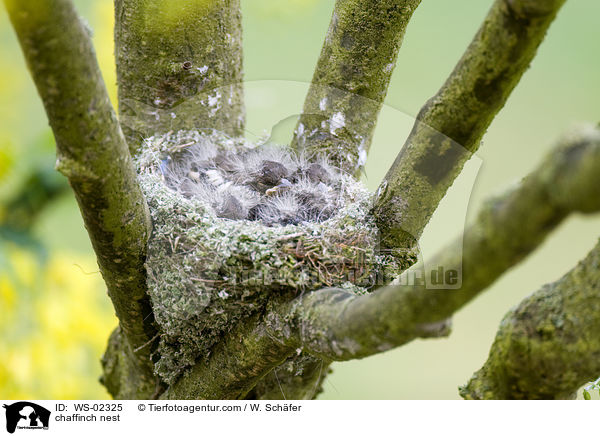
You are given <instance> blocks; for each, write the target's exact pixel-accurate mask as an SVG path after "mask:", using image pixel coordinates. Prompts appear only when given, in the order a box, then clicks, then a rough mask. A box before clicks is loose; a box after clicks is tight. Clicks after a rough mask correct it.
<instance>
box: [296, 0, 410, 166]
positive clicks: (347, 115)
mask: <svg viewBox="0 0 600 436" xmlns="http://www.w3.org/2000/svg"><path fill="white" fill-rule="evenodd" d="M420 2H421V0H401V1H398V0H337V1H336V3H335V8H334V11H333V17H332V19H331V23H330V25H329V30H328V32H327V37H326V39H325V42H324V44H323V49H322V51H321V56H320V57H319V61H318V62H317V67H316V70H315V73H314V76H313V79H312V84H311V87H310V89H309V91H308V95H307V96H306V101H305V103H304V110H303V114H302V116H301V118H300V120H299V122H298V126H297V128H296V131H295V136H294V139H293V141H292V145H293V146H294V147H297V148H298V149H300V150H304V151H306V152H308V153H309V154H313V153H315V154H325V155H327V157H328V158H329V159H330V160H332V162H334V163H335V164H337V165H339V166H341V167H342V168H343V169H345V170H346V171H349V172H351V173H353V172H355V171H356V170H357V169H360V167H361V166H362V165H364V163H365V159H366V156H367V152H368V150H369V147H370V145H371V139H372V136H373V131H374V129H375V124H376V122H377V116H378V114H379V110H380V109H381V105H382V104H383V100H384V98H385V95H386V93H387V88H388V85H389V82H390V78H391V76H392V71H393V70H394V67H395V65H396V59H397V56H398V51H399V50H400V46H401V44H402V40H403V38H404V33H405V31H406V27H407V25H408V22H409V20H410V18H411V16H412V14H413V12H414V11H415V9H416V8H417V6H418V5H419V3H420Z"/></svg>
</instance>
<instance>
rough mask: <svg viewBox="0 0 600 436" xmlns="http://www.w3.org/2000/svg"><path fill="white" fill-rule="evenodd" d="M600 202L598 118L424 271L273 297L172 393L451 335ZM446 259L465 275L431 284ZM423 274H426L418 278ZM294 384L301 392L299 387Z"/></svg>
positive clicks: (214, 390)
mask: <svg viewBox="0 0 600 436" xmlns="http://www.w3.org/2000/svg"><path fill="white" fill-rule="evenodd" d="M599 210H600V130H599V129H598V128H597V127H595V126H590V127H584V128H581V129H580V130H578V131H577V132H574V133H572V134H570V135H566V136H565V137H564V138H563V139H562V140H561V141H560V142H559V144H558V146H557V147H556V148H555V149H554V150H553V152H552V153H550V154H549V156H548V158H547V159H546V160H545V161H544V162H543V163H542V164H541V165H540V166H539V167H538V168H537V169H536V170H535V171H534V172H533V173H532V174H530V175H529V176H528V177H526V178H525V179H524V180H523V181H522V182H521V183H520V184H519V185H518V186H517V187H515V188H514V189H512V190H510V191H509V192H507V193H506V194H504V195H502V196H500V197H498V198H495V199H492V200H490V201H488V202H487V204H486V205H485V206H484V208H483V210H482V211H481V213H480V214H479V216H478V218H477V220H476V221H475V223H474V224H473V225H472V226H471V227H469V228H468V229H467V231H466V232H465V235H464V238H461V239H459V240H458V241H456V243H455V244H453V245H451V246H450V247H448V248H447V249H445V250H443V251H442V252H441V253H440V254H439V255H438V256H436V257H435V258H434V259H432V260H431V261H428V262H427V267H428V269H427V270H426V271H425V273H424V272H423V271H422V267H421V266H420V265H417V266H415V267H413V268H411V269H410V270H408V271H406V272H405V273H404V274H403V276H402V277H401V278H400V282H403V283H406V284H405V285H393V286H388V287H385V288H381V289H379V290H377V291H375V292H374V293H372V294H369V295H362V296H357V295H356V294H354V293H352V292H349V291H347V290H343V289H334V288H331V289H323V290H320V291H316V292H312V293H309V294H306V295H303V296H301V297H299V298H297V299H296V300H294V301H292V302H280V303H276V302H273V303H272V304H271V307H270V309H269V310H268V311H267V312H266V314H265V315H263V316H262V317H258V316H257V317H254V318H252V319H250V320H247V321H245V322H243V323H241V324H240V325H239V326H237V327H236V328H235V329H234V331H233V332H232V333H231V334H229V335H228V336H227V338H226V339H225V340H224V341H223V342H221V343H219V344H218V345H217V346H216V347H215V348H214V349H213V350H212V351H211V355H210V359H209V361H208V363H206V362H204V361H202V362H199V363H197V364H196V365H195V366H194V368H193V369H191V370H190V371H188V372H187V373H186V375H185V376H184V377H182V378H181V379H180V380H178V381H177V382H176V383H175V384H174V385H173V386H172V387H171V389H170V390H169V391H168V392H167V393H166V395H165V396H166V397H168V398H171V399H173V398H242V397H243V396H245V395H247V394H248V393H249V392H251V389H253V388H254V386H255V385H256V384H257V383H258V382H259V381H260V380H263V379H264V378H265V377H271V378H272V376H270V375H269V374H270V373H271V372H272V371H273V369H274V368H276V367H278V366H279V365H281V363H282V362H284V361H285V360H286V359H289V358H290V357H291V356H294V355H295V354H297V353H299V352H301V353H303V354H304V353H306V354H309V355H313V356H316V357H318V358H321V359H323V360H324V365H323V368H327V365H328V362H330V361H332V360H334V361H340V360H349V359H355V358H360V357H365V356H369V355H372V354H377V353H380V352H382V351H385V350H387V349H390V348H393V347H397V346H400V345H403V344H405V343H408V342H410V341H412V340H414V339H416V338H431V337H441V336H444V335H447V334H448V333H449V327H450V324H449V318H450V317H451V316H452V315H453V314H454V313H455V312H456V311H457V310H458V309H460V308H461V307H463V306H464V305H466V304H467V303H468V302H469V301H471V300H472V299H473V298H475V297H476V296H477V295H478V294H479V293H481V292H482V291H483V290H485V289H486V288H487V287H488V286H489V285H490V284H491V283H492V282H494V281H495V280H496V279H497V278H498V277H500V275H501V274H502V273H504V272H505V271H506V270H508V269H509V268H510V267H512V266H514V265H515V264H517V263H518V262H519V261H521V260H522V259H523V258H524V257H525V256H526V255H527V254H528V253H530V252H532V251H533V250H534V249H535V248H536V247H537V246H538V245H539V244H540V243H541V242H542V241H543V240H544V238H545V237H546V236H547V235H548V234H549V233H550V232H551V231H552V229H554V228H555V227H556V226H557V225H558V224H559V223H560V222H561V221H562V220H563V219H564V218H565V217H566V216H567V215H568V214H569V213H572V212H582V213H591V212H594V211H599ZM461 245H464V246H463V250H462V253H461V250H460V249H459V248H460V247H461ZM481 259H485V260H486V262H485V263H481ZM439 266H443V267H444V269H446V270H455V271H457V272H458V273H459V274H461V275H462V286H461V288H460V289H458V290H449V289H444V290H432V289H428V288H427V286H426V285H425V283H424V282H423V280H422V279H423V277H425V274H429V273H430V272H431V271H434V270H436V269H437V267H439ZM416 274H418V277H419V278H420V281H417V282H416V283H413V282H412V281H413V280H412V278H413V277H415V275H416ZM224 368H228V369H227V370H226V371H225V370H224ZM313 369H316V366H313ZM312 375H314V373H313V374H312ZM321 377H322V374H319V376H318V377H317V378H313V379H312V381H314V380H317V382H316V383H318V381H319V380H321ZM300 386H301V387H302V388H303V389H299V390H298V391H297V392H300V395H305V394H306V393H307V390H306V388H307V387H308V386H314V385H311V384H310V383H303V384H301V385H300ZM286 392H287V393H289V394H290V395H288V396H287V398H288V399H291V398H293V395H294V393H293V392H294V391H290V392H288V391H286ZM311 392H312V391H311ZM266 395H269V396H271V395H272V396H275V395H276V391H275V390H274V389H272V390H270V391H268V392H267V393H266Z"/></svg>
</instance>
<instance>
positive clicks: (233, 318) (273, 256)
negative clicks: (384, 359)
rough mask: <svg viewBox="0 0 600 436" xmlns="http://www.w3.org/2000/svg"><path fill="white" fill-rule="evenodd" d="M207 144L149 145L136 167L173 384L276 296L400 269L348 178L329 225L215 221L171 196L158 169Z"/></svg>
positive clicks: (191, 134) (365, 196) (163, 353)
mask: <svg viewBox="0 0 600 436" xmlns="http://www.w3.org/2000/svg"><path fill="white" fill-rule="evenodd" d="M201 136H202V135H201V134H200V133H199V132H197V131H181V132H177V133H174V134H169V135H165V136H160V137H153V138H150V139H148V140H147V141H146V144H145V146H144V151H143V152H142V154H141V155H140V157H139V159H138V166H139V170H140V184H141V187H142V190H143V192H144V194H145V196H146V198H147V200H148V205H149V208H150V211H151V216H152V221H153V226H154V228H153V232H152V236H151V238H150V241H149V245H148V257H147V260H146V268H147V271H148V288H149V293H150V296H151V299H152V304H153V308H154V313H155V316H156V320H157V322H158V324H159V325H160V328H161V334H162V336H161V342H160V346H159V350H158V353H159V354H160V360H159V361H158V363H157V365H156V370H157V372H158V373H159V374H160V376H161V377H162V378H163V379H164V380H166V381H167V382H171V381H172V380H173V379H174V378H175V377H177V375H179V374H180V373H181V371H182V370H183V369H185V368H187V367H189V366H191V365H193V364H194V362H195V361H196V360H197V359H198V358H203V357H207V356H208V354H209V352H210V349H211V347H212V346H213V345H215V344H216V343H217V342H218V341H219V340H220V339H221V337H222V336H223V334H224V333H226V332H227V331H228V330H230V329H231V328H232V327H233V326H234V325H235V324H236V323H237V322H239V321H240V320H241V319H244V318H247V317H248V316H250V315H252V314H255V313H258V312H260V311H262V310H263V309H264V307H265V305H266V304H267V302H268V301H269V299H270V298H271V297H272V296H275V295H276V296H287V297H288V298H290V299H291V298H294V297H295V296H297V295H299V294H301V293H303V292H309V291H313V290H317V289H320V288H323V287H328V286H336V285H341V284H343V283H346V282H354V283H357V284H360V285H363V284H366V283H370V277H371V276H373V275H375V274H387V276H389V277H392V276H394V275H395V273H396V272H397V266H396V264H395V263H394V261H393V260H392V259H391V258H389V257H388V256H385V255H379V253H378V252H377V251H376V250H377V248H376V247H377V244H376V241H377V230H376V228H375V226H374V224H373V222H372V220H371V219H370V217H369V215H368V210H369V208H370V205H371V195H370V194H369V193H368V191H367V190H366V189H365V188H364V187H363V186H362V185H361V184H360V183H359V182H356V181H354V180H353V179H352V178H351V177H349V176H344V177H345V178H344V184H343V185H344V189H343V190H342V191H340V195H343V196H344V203H345V206H344V207H343V208H342V209H341V210H339V211H338V212H337V213H336V214H335V215H334V216H333V217H331V218H330V219H328V220H326V221H323V222H320V223H316V222H315V223H308V222H304V223H301V224H298V225H286V226H270V227H268V226H266V225H263V224H262V223H261V222H258V221H247V220H228V219H223V218H218V217H217V216H215V213H214V211H213V210H212V209H211V208H210V207H207V206H206V205H205V204H204V203H202V202H201V201H199V200H197V199H194V198H190V199H188V198H185V197H184V196H183V195H181V194H179V193H176V192H174V191H172V190H171V189H170V188H168V187H167V186H166V184H165V183H164V182H163V178H162V174H161V171H160V165H161V160H162V159H164V157H165V156H166V155H168V154H169V153H173V152H174V150H175V149H176V147H177V146H180V145H181V144H189V143H190V142H192V143H193V142H198V141H199V139H200V137H201ZM204 137H205V138H207V137H208V138H209V140H210V141H212V142H213V143H215V144H217V146H218V147H226V148H229V149H238V148H245V147H248V144H246V143H244V142H243V141H241V140H233V139H230V138H228V137H227V136H225V135H223V134H219V133H216V132H215V133H212V134H211V135H209V136H208V135H204ZM383 270H385V271H383Z"/></svg>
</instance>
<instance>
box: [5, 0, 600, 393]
mask: <svg viewBox="0 0 600 436" xmlns="http://www.w3.org/2000/svg"><path fill="white" fill-rule="evenodd" d="M76 4H77V6H78V7H79V9H80V11H81V13H82V14H83V15H84V16H85V17H86V19H87V20H88V22H89V23H90V26H91V27H92V29H93V30H94V40H95V43H96V44H97V51H98V55H99V58H100V63H101V66H102V68H103V73H104V74H105V79H106V81H107V85H108V87H109V89H110V92H111V95H112V96H113V97H114V95H115V91H114V81H115V75H114V66H113V65H112V63H111V55H112V46H111V43H112V42H111V19H112V17H111V12H110V11H111V0H96V1H91V0H88V1H84V0H79V1H76ZM491 4H492V1H488V0H486V1H483V0H456V1H448V0H423V2H422V4H421V6H420V7H419V8H418V10H417V11H416V12H415V14H414V18H413V20H412V22H411V24H410V25H409V27H408V31H407V34H406V38H405V41H404V45H403V47H402V50H401V52H400V55H399V59H398V63H397V66H396V70H395V72H394V75H393V78H392V83H391V86H390V89H389V92H388V96H387V99H386V107H385V108H384V110H383V112H382V117H381V123H380V125H379V126H378V129H377V132H376V135H375V140H374V144H373V148H372V152H371V155H370V159H369V162H368V164H367V167H366V171H365V175H366V178H365V180H366V183H367V184H368V186H369V187H370V188H371V189H375V188H376V187H377V185H378V182H379V181H380V180H381V178H382V177H383V175H384V174H385V171H386V170H387V168H388V167H389V165H391V163H392V161H393V159H394V157H395V155H396V154H397V153H398V151H399V150H400V147H401V145H402V143H403V140H404V138H405V137H406V135H407V134H408V130H409V129H410V126H411V123H412V118H413V117H414V116H415V115H416V114H417V112H418V111H419V109H420V107H421V106H422V105H423V104H424V102H425V101H426V100H427V99H428V98H429V97H431V96H432V95H433V94H434V93H435V92H436V91H437V90H438V88H439V87H440V86H441V85H442V83H443V82H444V80H445V78H446V77H447V76H448V74H449V73H450V72H451V71H452V68H453V67H454V65H455V64H456V62H457V61H458V59H459V58H460V56H461V54H462V52H463V51H464V50H465V48H466V47H467V45H468V44H469V42H470V40H471V39H472V37H473V35H474V34H475V32H476V30H477V28H478V27H479V25H480V23H481V21H482V19H483V17H484V16H485V14H486V12H487V10H488V9H489V7H490V5H491ZM332 7H333V2H332V1H325V0H288V1H279V2H276V1H273V0H242V9H243V17H244V50H245V51H244V70H245V79H246V81H247V82H248V83H247V92H246V98H247V104H248V130H249V132H251V133H252V134H257V135H258V134H260V133H261V132H262V131H265V130H266V131H267V132H270V131H271V129H272V128H273V126H274V125H277V127H276V128H275V129H274V130H273V135H274V137H275V139H277V140H281V141H283V140H286V138H289V135H290V129H291V127H292V126H293V120H290V119H288V120H287V121H283V122H281V123H280V121H281V120H284V119H285V118H286V117H288V116H289V115H294V114H297V113H298V112H299V111H300V108H301V107H302V102H303V96H304V92H305V90H306V87H307V84H308V82H310V79H311V77H312V71H313V68H314V66H315V64H316V60H317V57H318V55H319V53H320V49H321V44H322V41H323V37H324V35H325V32H326V30H327V27H328V24H329V19H330V16H331V11H332ZM598 16H600V2H597V1H595V0H572V1H570V2H567V3H566V5H565V6H564V8H563V10H562V11H561V12H560V14H559V16H558V18H557V20H556V22H555V23H554V24H553V26H552V27H551V29H550V32H549V34H548V36H547V38H546V40H545V41H544V43H543V44H542V46H541V48H540V50H539V53H538V56H537V57H536V59H534V61H533V63H532V66H531V68H530V70H529V71H528V72H527V73H526V74H525V76H524V78H523V80H522V81H521V82H520V84H519V85H518V86H517V88H516V90H515V91H514V92H513V94H512V96H511V97H510V99H509V101H508V103H507V105H506V106H505V108H504V109H503V110H502V112H501V113H500V115H499V116H498V117H497V119H496V120H495V121H494V122H493V124H492V126H491V127H490V129H489V131H488V133H487V134H486V136H485V137H484V141H483V144H482V147H481V149H480V150H479V151H478V152H477V154H476V157H475V158H474V159H473V160H472V161H471V162H470V163H469V164H468V165H467V167H466V169H465V172H464V174H463V175H462V176H461V177H460V178H459V180H458V181H457V182H456V183H455V186H454V187H453V188H452V189H451V193H450V195H449V197H448V198H447V199H445V200H444V202H443V203H442V205H441V206H440V208H439V209H438V211H437V212H436V214H435V216H434V218H433V219H432V221H431V223H430V224H429V226H428V227H427V229H426V230H425V236H424V238H423V240H422V248H423V250H424V252H425V253H432V252H434V251H435V250H436V249H437V248H440V247H441V246H443V245H444V244H445V243H446V242H448V241H449V240H451V239H453V238H454V237H456V236H458V235H459V234H460V232H461V231H462V229H463V228H464V222H465V205H466V204H467V202H468V212H467V221H468V220H470V219H473V217H474V216H475V214H476V212H477V209H478V207H479V206H480V205H481V203H482V201H483V200H484V199H485V198H486V197H489V196H490V195H493V194H495V193H499V192H502V191H503V190H504V189H505V188H507V187H509V186H510V185H511V184H513V183H515V182H516V181H518V180H519V179H520V178H522V177H523V176H524V175H526V174H527V173H528V172H529V171H531V170H532V169H533V168H534V167H535V166H536V165H537V163H538V162H539V161H540V160H541V159H542V157H543V156H544V155H545V154H546V153H547V152H548V150H549V149H550V148H551V146H552V144H553V142H554V141H555V140H556V138H557V137H558V136H559V135H560V134H561V133H562V132H565V131H566V130H568V129H570V128H572V127H574V126H576V125H577V124H578V123H580V122H585V121H587V122H594V123H597V122H598V121H600V111H599V109H600V103H599V101H598V98H599V97H600V93H599V90H600V84H599V80H598V77H599V73H600V56H598V51H599V43H600V26H598V25H597V17H598ZM0 81H1V83H0V147H5V150H11V153H12V156H13V159H12V163H11V170H10V173H9V176H8V177H5V178H4V179H0V183H2V185H1V186H0V200H1V199H2V198H6V196H7V195H9V194H10V192H11V191H12V190H14V189H15V188H16V187H17V186H18V185H19V182H20V181H21V178H22V176H23V174H25V173H26V172H27V170H28V168H30V167H31V165H32V164H33V162H35V161H36V160H39V159H47V160H52V159H53V156H52V140H51V135H50V134H49V129H48V127H47V121H46V117H45V114H44V112H43V108H42V105H41V103H40V101H39V99H38V97H37V94H36V92H35V88H34V86H33V83H32V81H31V79H30V77H29V75H28V74H27V72H26V70H25V66H24V62H23V59H22V56H21V54H20V52H19V49H18V45H17V42H16V38H15V36H14V34H13V33H12V29H11V28H10V26H9V23H8V19H7V16H6V13H5V11H4V10H3V9H0ZM35 233H36V235H37V236H38V237H39V238H41V239H42V240H43V241H44V243H45V244H46V245H47V246H48V247H49V255H50V256H53V255H55V254H56V253H63V254H64V253H68V255H69V256H71V257H72V258H73V259H74V260H73V262H74V263H76V262H77V259H78V258H80V257H81V258H86V257H89V256H91V247H90V244H89V241H88V239H87V235H86V233H85V229H84V227H83V224H82V221H81V218H80V216H79V212H78V210H77V208H76V205H75V202H74V199H73V197H72V195H70V194H69V195H65V196H63V197H61V199H60V200H59V201H57V202H55V203H54V204H53V205H52V206H51V207H49V208H48V210H47V211H46V212H45V213H44V214H43V216H42V218H41V219H40V220H39V222H38V224H37V225H36V228H35ZM598 236H600V219H599V217H597V216H596V217H582V216H574V217H572V218H570V219H568V220H567V222H565V223H564V224H563V225H561V226H560V228H559V229H558V230H557V231H556V232H555V233H553V235H552V236H551V237H550V238H549V239H548V240H547V241H546V242H545V243H544V244H543V245H542V246H541V247H540V248H539V249H538V250H537V251H536V252H535V253H533V255H531V256H530V257H529V258H528V259H527V260H526V261H524V262H523V263H522V264H521V265H519V266H518V267H517V268H514V269H513V270H511V271H509V272H508V273H507V274H506V275H505V276H504V277H502V278H501V279H500V280H499V281H498V282H497V283H495V284H494V285H493V286H492V287H491V288H490V289H489V290H488V291H487V292H486V293H485V295H483V296H481V297H480V298H478V299H477V300H476V301H475V302H473V303H472V304H470V305H469V306H468V307H466V308H465V309H464V310H462V311H461V312H459V313H458V314H457V316H456V317H455V319H454V330H453V333H452V335H451V336H450V338H448V339H441V340H427V341H415V342H413V343H411V344H409V345H407V346H404V347H402V348H400V349H396V350H392V351H389V352H386V353H383V354H380V355H377V356H374V357H370V358H367V359H363V360H360V361H353V362H346V363H342V364H335V365H333V369H334V371H333V373H332V374H331V376H329V377H328V379H327V381H326V382H325V384H324V388H325V392H324V394H323V395H322V396H321V397H320V398H324V399H392V398H397V399H456V398H459V397H458V393H457V386H459V385H461V384H463V383H465V382H466V381H467V380H468V378H469V377H470V376H471V374H472V373H473V372H474V371H475V370H477V369H478V368H479V367H480V366H481V365H482V364H483V362H484V361H485V359H486V356H487V352H488V350H489V347H490V345H491V343H492V341H493V338H494V335H495V331H496V329H497V327H498V324H499V322H500V320H501V318H502V316H503V315H504V313H506V311H507V310H508V309H509V308H510V307H512V306H514V305H515V304H517V303H518V302H519V301H520V300H521V299H522V298H523V297H524V296H526V295H527V294H529V293H531V292H533V291H535V290H536V289H538V288H539V287H540V286H541V285H542V284H544V283H546V282H549V281H553V280H556V279H557V278H559V277H560V276H561V275H562V274H564V273H565V272H566V271H568V270H569V269H570V268H571V267H572V266H573V265H574V264H575V263H576V262H577V260H578V259H580V258H582V257H583V256H584V255H585V254H586V253H587V251H588V250H590V249H591V248H592V246H593V245H594V244H595V241H596V240H597V238H598ZM481 261H482V262H485V259H482V260H481ZM0 273H1V272H0ZM98 292H102V290H101V289H99V291H98ZM449 292H452V291H449ZM99 304H100V305H103V304H106V301H104V302H103V303H99ZM104 309H105V307H104ZM104 309H103V310H104ZM0 310H2V309H0ZM88 310H94V308H93V307H91V308H88ZM0 316H1V314H0ZM5 335H6V333H3V336H5ZM9 339H10V338H7V337H2V338H0V340H5V341H6V340H9ZM82 346H83V345H82ZM58 352H59V350H57V353H58ZM49 358H52V356H51V355H50V356H49ZM98 358H99V356H98ZM94 371H96V372H97V373H95V374H91V375H90V377H94V378H95V377H97V375H98V374H99V366H96V367H94ZM33 377H34V376H33ZM24 392H25V393H27V391H26V390H25V391H24ZM39 392H40V391H35V393H36V395H40V394H39ZM41 392H43V388H42V391H41ZM97 392H98V395H100V393H101V392H102V390H101V388H99V389H98V391H97ZM2 393H3V391H2V386H0V397H2V396H3V395H2ZM32 395H33V391H32ZM85 395H87V396H93V395H95V394H94V392H91V393H86V394H85Z"/></svg>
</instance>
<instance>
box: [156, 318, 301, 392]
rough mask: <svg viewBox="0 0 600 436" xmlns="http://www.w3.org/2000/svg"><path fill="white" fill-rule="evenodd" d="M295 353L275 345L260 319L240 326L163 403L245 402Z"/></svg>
mask: <svg viewBox="0 0 600 436" xmlns="http://www.w3.org/2000/svg"><path fill="white" fill-rule="evenodd" d="M293 353H294V348H292V347H290V346H287V345H284V344H282V343H280V342H278V341H275V340H274V339H273V337H272V336H271V334H270V332H269V330H268V329H267V328H266V327H265V325H264V323H263V322H262V321H261V319H260V317H259V316H254V317H251V318H249V319H247V320H246V321H243V322H241V323H240V324H239V325H237V326H236V327H235V328H234V330H233V331H231V332H230V333H229V334H227V336H225V338H223V341H221V342H220V343H218V344H217V345H216V346H215V347H214V349H213V350H212V351H211V355H210V356H209V358H208V361H206V362H205V361H202V362H198V363H197V364H196V365H195V366H194V367H193V368H191V369H190V370H189V371H187V372H186V373H185V374H184V375H183V376H182V377H180V378H179V380H178V381H177V382H175V383H174V384H173V385H172V386H170V387H169V389H168V390H167V391H166V392H165V393H164V395H163V396H162V397H161V399H164V400H167V399H178V400H184V399H196V400H197V399H204V400H209V399H212V400H223V399H241V398H244V397H245V396H246V395H247V394H248V392H250V390H251V389H252V388H253V387H254V386H255V385H256V383H258V381H259V380H260V379H261V378H263V377H264V376H265V375H266V374H268V373H269V372H270V371H271V370H272V369H273V368H275V367H276V366H278V365H280V364H282V363H283V362H284V361H285V360H286V359H287V358H288V357H290V356H291V355H292V354H293Z"/></svg>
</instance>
